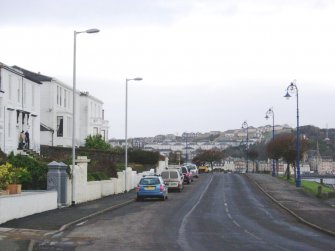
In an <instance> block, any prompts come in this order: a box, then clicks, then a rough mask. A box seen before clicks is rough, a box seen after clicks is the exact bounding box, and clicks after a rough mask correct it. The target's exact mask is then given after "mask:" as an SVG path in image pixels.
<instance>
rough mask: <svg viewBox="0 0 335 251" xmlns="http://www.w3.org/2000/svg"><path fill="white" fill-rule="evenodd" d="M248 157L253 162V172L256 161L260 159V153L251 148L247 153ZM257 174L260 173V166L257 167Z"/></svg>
mask: <svg viewBox="0 0 335 251" xmlns="http://www.w3.org/2000/svg"><path fill="white" fill-rule="evenodd" d="M247 155H248V157H249V159H250V160H251V161H252V170H255V169H254V167H255V160H256V159H257V158H258V151H257V150H256V148H255V147H252V148H250V149H249V150H248V151H247ZM256 172H258V165H257V166H256Z"/></svg>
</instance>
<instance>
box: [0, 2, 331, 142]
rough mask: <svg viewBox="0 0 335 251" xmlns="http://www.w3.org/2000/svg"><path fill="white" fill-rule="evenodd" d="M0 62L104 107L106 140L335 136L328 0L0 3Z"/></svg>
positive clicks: (329, 3)
mask: <svg viewBox="0 0 335 251" xmlns="http://www.w3.org/2000/svg"><path fill="white" fill-rule="evenodd" d="M0 2H1V5H0V6H1V8H0V62H2V63H4V64H6V65H10V66H12V65H17V66H20V67H22V68H25V69H27V70H30V71H34V72H40V73H41V74H44V75H47V76H51V77H55V78H57V79H59V80H61V81H62V82H64V83H66V84H68V85H69V86H72V78H73V75H72V74H73V44H74V35H73V33H74V31H85V30H87V29H90V28H98V29H99V30H100V32H99V33H96V34H87V33H82V34H78V35H77V43H76V45H77V61H76V62H77V74H76V77H77V82H76V86H77V89H79V90H80V91H88V92H89V93H90V94H91V95H92V96H94V97H97V98H98V99H100V100H102V101H103V102H104V110H105V119H106V120H108V121H109V125H110V130H109V137H110V138H120V139H122V138H124V135H125V93H126V91H125V86H126V79H127V78H128V79H131V78H135V77H141V78H143V80H142V81H130V82H129V83H128V87H129V88H128V137H150V136H155V135H158V134H169V133H172V134H176V135H181V134H182V133H183V132H209V131H225V130H228V129H237V128H241V125H242V123H243V122H244V121H247V123H248V125H249V126H254V127H258V126H264V125H266V124H271V123H272V120H269V121H267V120H266V119H265V118H264V117H265V113H266V111H267V110H268V109H269V108H271V107H272V108H273V111H274V114H275V124H287V125H289V126H291V127H296V122H297V120H296V116H297V99H296V95H295V93H293V94H292V98H291V99H289V100H286V99H285V98H284V97H283V96H284V95H285V94H286V88H287V87H288V86H289V84H290V83H291V82H292V81H294V80H296V85H297V87H298V95H299V118H300V119H299V122H300V125H314V126H318V127H321V128H327V127H328V128H335V116H334V115H335V96H334V94H335V92H334V91H335V15H334V13H335V1H333V0H207V1H204V0H183V1H181V0H122V1H120V0H95V1H91V0H71V1H68V0H57V1H56V0H11V1H6V0H0Z"/></svg>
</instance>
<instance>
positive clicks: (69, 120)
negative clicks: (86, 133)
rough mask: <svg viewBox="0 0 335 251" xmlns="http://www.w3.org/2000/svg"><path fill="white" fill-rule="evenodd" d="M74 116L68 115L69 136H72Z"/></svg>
mask: <svg viewBox="0 0 335 251" xmlns="http://www.w3.org/2000/svg"><path fill="white" fill-rule="evenodd" d="M71 129H72V118H71V117H67V136H68V137H71V136H72V130H71Z"/></svg>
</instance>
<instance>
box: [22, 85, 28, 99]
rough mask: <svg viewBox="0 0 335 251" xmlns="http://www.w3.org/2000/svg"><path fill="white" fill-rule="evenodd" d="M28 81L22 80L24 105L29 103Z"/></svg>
mask: <svg viewBox="0 0 335 251" xmlns="http://www.w3.org/2000/svg"><path fill="white" fill-rule="evenodd" d="M27 96H28V95H27V83H25V82H24V81H23V80H22V102H23V104H24V105H26V104H27Z"/></svg>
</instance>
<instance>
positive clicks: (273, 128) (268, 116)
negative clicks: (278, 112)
mask: <svg viewBox="0 0 335 251" xmlns="http://www.w3.org/2000/svg"><path fill="white" fill-rule="evenodd" d="M270 117H272V140H274V139H275V113H274V111H273V108H272V107H271V108H269V110H267V111H266V115H265V118H266V119H269V118H270ZM272 176H276V172H275V160H274V159H272Z"/></svg>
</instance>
